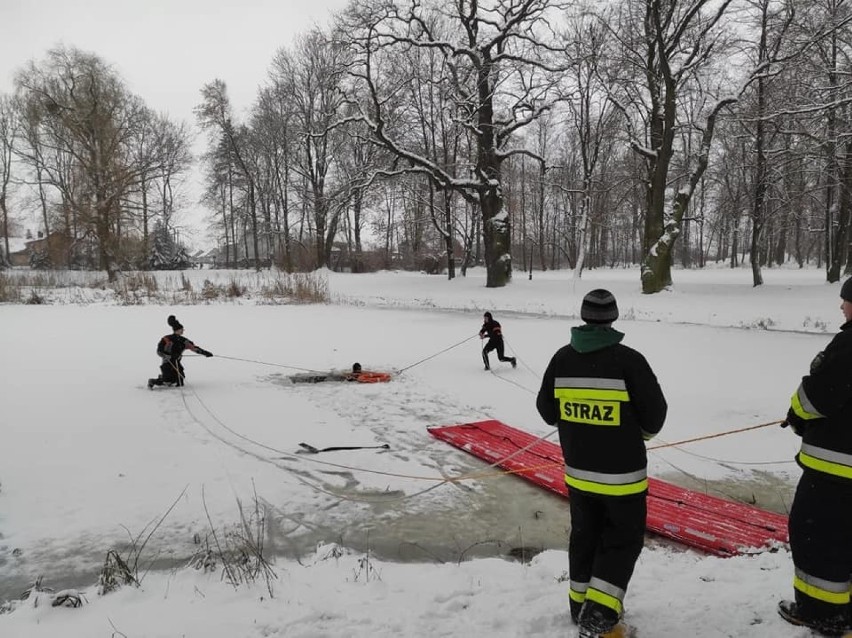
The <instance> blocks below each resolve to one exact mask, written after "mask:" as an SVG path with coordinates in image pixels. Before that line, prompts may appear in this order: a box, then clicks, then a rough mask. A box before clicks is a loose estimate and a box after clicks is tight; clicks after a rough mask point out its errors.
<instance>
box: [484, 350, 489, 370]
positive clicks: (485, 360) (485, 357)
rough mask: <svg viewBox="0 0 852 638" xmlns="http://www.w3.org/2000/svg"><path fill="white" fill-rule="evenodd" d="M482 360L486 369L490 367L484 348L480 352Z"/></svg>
mask: <svg viewBox="0 0 852 638" xmlns="http://www.w3.org/2000/svg"><path fill="white" fill-rule="evenodd" d="M482 362H483V363H484V364H485V369H486V370H490V369H491V364H489V363H488V354H487V353H486V352H485V351H484V350H483V352H482Z"/></svg>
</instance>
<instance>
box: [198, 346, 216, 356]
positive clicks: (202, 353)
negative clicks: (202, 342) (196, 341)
mask: <svg viewBox="0 0 852 638" xmlns="http://www.w3.org/2000/svg"><path fill="white" fill-rule="evenodd" d="M198 354H200V355H202V356H204V357H212V356H213V353H212V352H210V351H209V350H205V349H204V348H198Z"/></svg>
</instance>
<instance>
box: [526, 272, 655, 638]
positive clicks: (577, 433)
mask: <svg viewBox="0 0 852 638" xmlns="http://www.w3.org/2000/svg"><path fill="white" fill-rule="evenodd" d="M580 317H581V318H582V319H583V321H584V322H585V325H583V326H578V327H575V328H572V329H571V343H570V344H569V345H566V346H563V347H562V348H560V349H559V350H557V351H556V354H554V355H553V358H552V359H551V360H550V363H549V364H548V366H547V370H545V372H544V377H543V379H542V381H541V389H540V390H539V392H538V397H537V399H536V408H537V409H538V412H539V414H540V415H541V417H542V419H544V421H545V422H546V423H548V424H550V425H555V426H557V427H558V428H559V442H560V443H561V446H562V455H563V456H564V457H565V484H566V485H567V486H568V490H569V492H570V497H569V499H568V502H569V504H570V505H569V506H570V510H571V535H570V539H569V545H568V567H569V575H570V579H571V580H570V585H569V587H570V589H569V601H570V602H569V604H570V610H571V620H573V621H574V622H575V623H577V624H579V626H580V636H581V637H583V638H598V636H607V637H609V636H619V635H623V634H624V630H625V625H623V624H621V623H620V620H621V618H622V614H623V607H624V596H625V593H626V591H627V585H628V583H629V582H630V578H631V576H632V575H633V568H634V566H635V565H636V561H637V559H638V558H639V554H640V552H641V551H642V546H643V545H644V540H645V517H646V513H647V503H646V498H647V494H648V473H647V466H648V459H647V454H646V451H645V441H647V440H649V439H651V438H653V437H654V436H655V435H656V434H657V433H658V432H659V431H660V430H661V429H662V427H663V423H664V422H665V419H666V413H667V411H668V406H667V404H666V399H665V397H664V396H663V391H662V390H661V389H660V385H659V383H658V382H657V377H656V376H654V372H653V371H652V370H651V366H650V365H648V362H647V361H646V360H645V357H643V356H642V355H641V354H640V353H639V352H637V351H636V350H633V349H632V348H628V347H627V346H625V345H622V344H621V340H622V339H623V338H624V334H623V333H621V332H619V331H617V330H614V329H613V328H612V322H613V321H615V320H616V319H618V306H617V304H616V302H615V297H614V296H613V295H612V293H610V292H609V291H607V290H601V289H598V290H592V291H591V292H590V293H589V294H587V295H586V296H585V297H584V298H583V305H582V307H581V310H580Z"/></svg>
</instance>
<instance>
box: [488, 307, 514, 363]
mask: <svg viewBox="0 0 852 638" xmlns="http://www.w3.org/2000/svg"><path fill="white" fill-rule="evenodd" d="M482 318H483V319H484V321H483V323H482V328H480V330H479V338H480V339H485V338H486V337H488V343H486V344H485V347H484V348H483V349H482V362H483V363H484V364H485V369H486V370H490V369H491V364H490V363H488V353H489V352H491V351H492V350H496V351H497V358H498V359H499V360H500V361H508V362H509V363H511V364H512V367H513V368H516V367H517V366H518V360H517V359H515V357H507V356H504V355H505V348H506V346H505V344H504V343H503V329H502V328H501V327H500V322H499V321H494V317H492V316H491V313H490V312H486V313H485V314H484V315H483V316H482Z"/></svg>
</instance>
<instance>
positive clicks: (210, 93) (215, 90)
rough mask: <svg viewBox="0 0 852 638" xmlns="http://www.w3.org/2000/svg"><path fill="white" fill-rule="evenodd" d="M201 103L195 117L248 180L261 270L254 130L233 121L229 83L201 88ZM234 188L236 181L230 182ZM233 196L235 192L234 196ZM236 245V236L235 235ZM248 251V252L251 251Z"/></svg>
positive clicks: (217, 82) (257, 263)
mask: <svg viewBox="0 0 852 638" xmlns="http://www.w3.org/2000/svg"><path fill="white" fill-rule="evenodd" d="M201 97H202V100H201V104H199V105H198V106H197V107H196V108H195V115H196V117H197V118H198V123H199V124H200V125H201V127H202V128H204V129H208V130H213V131H214V132H215V134H214V143H219V142H223V143H224V144H225V148H224V149H222V150H224V151H225V152H226V153H227V156H228V157H229V158H232V159H233V160H234V163H233V164H231V162H230V161H229V162H228V163H227V164H228V166H232V165H233V166H235V167H236V168H237V169H238V170H239V172H240V176H241V177H242V178H243V179H244V180H245V185H246V202H247V207H248V219H249V221H250V223H251V239H252V248H253V249H254V251H253V252H254V264H255V267H256V268H257V269H260V246H259V238H258V224H257V199H256V195H257V189H256V171H255V170H254V166H253V165H252V159H253V158H252V157H251V153H252V149H251V146H250V143H249V140H248V137H249V134H250V131H249V129H248V128H247V127H245V126H238V125H236V124H235V123H234V121H233V113H232V108H231V100H230V98H229V97H228V87H227V86H226V84H225V82H223V81H222V80H219V79H215V80H213V81H212V82H209V83H208V84H205V85H204V86H203V87H202V88H201ZM229 185H230V186H232V185H233V180H232V179H230V180H229ZM229 196H230V197H233V192H231V193H230V195H229ZM232 239H234V242H235V244H236V237H234V236H232ZM247 252H248V251H247Z"/></svg>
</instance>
